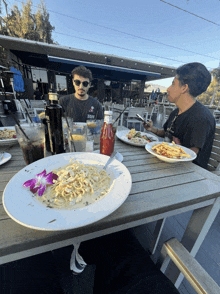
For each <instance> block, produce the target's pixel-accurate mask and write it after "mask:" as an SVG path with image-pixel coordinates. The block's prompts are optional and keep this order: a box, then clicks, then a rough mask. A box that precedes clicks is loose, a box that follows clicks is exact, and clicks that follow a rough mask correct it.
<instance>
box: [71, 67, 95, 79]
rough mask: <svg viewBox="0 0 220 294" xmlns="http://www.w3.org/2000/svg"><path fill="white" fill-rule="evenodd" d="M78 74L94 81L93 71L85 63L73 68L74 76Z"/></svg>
mask: <svg viewBox="0 0 220 294" xmlns="http://www.w3.org/2000/svg"><path fill="white" fill-rule="evenodd" d="M74 75H78V76H81V77H84V78H87V79H89V81H90V82H91V81H92V72H91V70H90V69H88V68H86V67H85V66H83V65H80V66H77V67H75V68H74V69H73V70H72V76H73V77H74Z"/></svg>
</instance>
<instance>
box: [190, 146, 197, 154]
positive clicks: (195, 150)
mask: <svg viewBox="0 0 220 294" xmlns="http://www.w3.org/2000/svg"><path fill="white" fill-rule="evenodd" d="M189 149H191V150H192V151H194V152H195V153H196V154H198V152H199V148H198V147H192V148H189Z"/></svg>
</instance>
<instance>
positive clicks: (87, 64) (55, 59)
mask: <svg viewBox="0 0 220 294" xmlns="http://www.w3.org/2000/svg"><path fill="white" fill-rule="evenodd" d="M48 60H49V61H50V62H58V63H60V64H66V65H71V66H73V65H75V66H79V65H83V66H85V67H87V68H92V72H94V69H95V68H98V69H102V70H103V71H105V72H108V74H109V76H112V75H115V73H113V72H118V73H120V72H123V73H127V74H132V75H134V76H136V77H138V78H137V79H140V80H142V79H145V78H147V77H148V76H150V77H154V78H160V77H161V74H160V73H155V72H150V71H143V70H138V69H130V68H126V67H121V66H113V65H108V64H101V63H95V62H89V61H83V60H76V59H68V58H62V57H56V56H50V55H48ZM110 72H111V73H110ZM134 78H135V77H134Z"/></svg>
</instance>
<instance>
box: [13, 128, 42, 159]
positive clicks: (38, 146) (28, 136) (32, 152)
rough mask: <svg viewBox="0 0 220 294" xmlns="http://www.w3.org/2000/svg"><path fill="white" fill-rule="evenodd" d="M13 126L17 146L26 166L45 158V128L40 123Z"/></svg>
mask: <svg viewBox="0 0 220 294" xmlns="http://www.w3.org/2000/svg"><path fill="white" fill-rule="evenodd" d="M20 126H21V128H22V130H23V132H22V131H21V129H20V128H19V126H18V125H15V131H16V135H17V138H18V142H19V145H20V147H21V150H22V152H23V157H24V160H25V162H26V164H30V163H32V162H34V161H36V160H38V159H41V158H44V157H45V127H44V124H42V123H30V124H21V125H20Z"/></svg>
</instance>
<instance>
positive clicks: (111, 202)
mask: <svg viewBox="0 0 220 294" xmlns="http://www.w3.org/2000/svg"><path fill="white" fill-rule="evenodd" d="M108 159H109V156H106V155H103V154H96V153H93V155H92V157H91V153H88V152H74V153H63V154H58V155H54V156H53V160H52V161H51V157H46V158H43V159H40V160H38V161H36V162H33V163H31V164H29V165H28V166H26V167H25V168H23V169H22V170H20V171H19V172H18V173H17V174H16V175H15V176H14V177H13V178H12V179H11V180H10V181H9V183H8V184H7V186H6V187H5V190H4V192H3V206H4V209H5V211H6V212H7V214H8V215H9V216H10V217H11V218H12V219H13V220H14V221H16V222H18V223H19V224H21V225H23V226H26V227H29V228H32V229H37V230H44V231H59V230H69V229H73V228H79V227H82V226H86V225H89V224H91V223H94V222H96V221H98V220H100V219H102V218H104V217H106V216H108V215H109V214H111V213H112V212H113V211H115V210H116V209H117V208H118V207H119V206H121V205H122V204H123V202H124V201H125V200H126V198H127V197H128V195H129V193H130V190H131V185H132V180H131V175H130V173H129V171H128V169H127V168H126V167H125V166H124V165H123V164H122V163H121V162H119V161H118V160H113V161H112V163H111V164H109V166H108V167H107V169H106V171H105V170H102V167H103V166H104V165H105V163H106V162H107V161H108Z"/></svg>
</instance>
